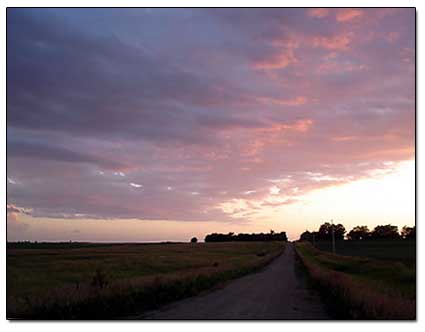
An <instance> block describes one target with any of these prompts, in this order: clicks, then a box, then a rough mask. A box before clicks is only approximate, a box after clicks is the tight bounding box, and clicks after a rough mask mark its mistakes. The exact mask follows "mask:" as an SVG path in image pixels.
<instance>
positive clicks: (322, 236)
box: [300, 223, 416, 242]
mask: <svg viewBox="0 0 425 332" xmlns="http://www.w3.org/2000/svg"><path fill="white" fill-rule="evenodd" d="M332 228H333V229H334V232H335V240H343V239H344V234H345V228H344V226H343V225H341V224H337V225H332V224H330V223H324V224H322V225H321V226H320V228H319V230H318V231H316V232H309V231H305V232H304V233H302V234H301V236H300V241H310V242H313V241H330V240H332ZM346 238H347V240H351V241H362V240H380V239H382V240H401V239H404V240H415V239H416V226H413V227H408V226H404V227H403V228H402V230H401V232H399V231H398V227H397V226H393V225H379V226H376V227H375V228H374V229H373V230H372V231H370V230H369V228H368V227H367V226H356V227H354V228H353V229H352V230H351V231H349V232H348V233H347V235H346Z"/></svg>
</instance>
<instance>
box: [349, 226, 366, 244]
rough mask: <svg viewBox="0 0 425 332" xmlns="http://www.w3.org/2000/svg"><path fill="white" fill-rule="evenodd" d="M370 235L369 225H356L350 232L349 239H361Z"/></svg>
mask: <svg viewBox="0 0 425 332" xmlns="http://www.w3.org/2000/svg"><path fill="white" fill-rule="evenodd" d="M369 237H370V231H369V228H368V227H367V226H356V227H354V228H353V229H352V230H351V231H350V232H349V233H348V234H347V238H348V240H353V241H359V240H366V239H368V238H369Z"/></svg>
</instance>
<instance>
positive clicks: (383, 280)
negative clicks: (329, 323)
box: [296, 242, 416, 319]
mask: <svg viewBox="0 0 425 332" xmlns="http://www.w3.org/2000/svg"><path fill="white" fill-rule="evenodd" d="M296 249H297V253H298V255H299V257H300V259H301V261H302V262H303V264H304V266H305V267H306V269H307V271H308V273H309V275H310V276H311V278H312V280H313V281H314V283H315V284H316V285H317V286H318V288H319V289H320V290H321V291H322V293H327V294H330V295H331V296H332V298H333V300H335V301H337V302H338V305H339V306H340V308H343V310H344V311H346V312H347V313H348V315H349V317H350V318H355V319H415V318H416V271H415V266H414V265H411V264H404V263H402V262H399V261H389V260H385V261H382V260H376V259H372V258H368V257H354V256H340V255H333V254H331V253H329V252H324V251H320V250H318V249H316V248H314V247H313V246H312V245H311V244H310V243H307V242H300V243H297V244H296Z"/></svg>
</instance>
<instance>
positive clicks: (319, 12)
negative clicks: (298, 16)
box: [307, 8, 329, 18]
mask: <svg viewBox="0 0 425 332" xmlns="http://www.w3.org/2000/svg"><path fill="white" fill-rule="evenodd" d="M307 14H308V16H311V17H318V18H322V17H326V16H328V15H329V9H328V8H312V9H309V10H308V11H307Z"/></svg>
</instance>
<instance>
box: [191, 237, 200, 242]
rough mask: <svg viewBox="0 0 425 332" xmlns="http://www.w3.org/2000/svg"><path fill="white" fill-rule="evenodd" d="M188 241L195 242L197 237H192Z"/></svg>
mask: <svg viewBox="0 0 425 332" xmlns="http://www.w3.org/2000/svg"><path fill="white" fill-rule="evenodd" d="M190 242H191V243H196V242H198V239H197V238H196V237H193V238H191V239H190Z"/></svg>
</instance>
